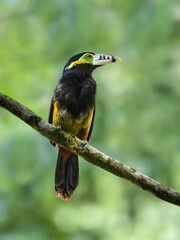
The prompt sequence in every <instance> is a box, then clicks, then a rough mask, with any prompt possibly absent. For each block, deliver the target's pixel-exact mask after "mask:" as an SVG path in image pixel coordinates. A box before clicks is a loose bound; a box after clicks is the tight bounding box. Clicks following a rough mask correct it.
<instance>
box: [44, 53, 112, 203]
mask: <svg viewBox="0 0 180 240" xmlns="http://www.w3.org/2000/svg"><path fill="white" fill-rule="evenodd" d="M102 56H103V57H102ZM114 59H115V58H114V57H113V56H111V55H95V54H94V53H92V52H87V53H86V52H84V53H80V54H77V55H75V56H73V57H72V58H70V60H69V61H68V63H67V64H66V65H65V67H64V70H63V74H62V77H61V79H60V80H59V81H58V85H57V86H56V88H55V90H54V94H53V98H52V101H51V107H50V112H49V123H52V124H54V125H55V126H61V128H62V129H63V130H65V131H67V132H69V133H71V134H73V135H76V136H77V137H79V138H80V139H82V140H87V141H88V140H89V138H90V136H91V133H92V129H93V122H94V116H95V95H96V82H95V81H94V79H93V78H92V72H93V70H94V69H95V68H97V67H98V66H101V65H104V64H106V63H110V62H112V61H114ZM102 61H103V62H102ZM98 64H99V65H98ZM52 144H53V143H52ZM53 145H54V146H55V144H53ZM58 148H59V154H58V159H57V165H56V172H55V192H56V196H58V197H61V198H62V199H65V200H69V198H70V197H71V195H72V194H73V192H74V190H75V188H76V187H77V185H78V181H79V167H78V157H77V156H76V155H75V154H72V153H71V152H69V151H67V150H65V149H63V148H61V147H60V146H58Z"/></svg>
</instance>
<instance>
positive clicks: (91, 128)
mask: <svg viewBox="0 0 180 240" xmlns="http://www.w3.org/2000/svg"><path fill="white" fill-rule="evenodd" d="M94 116H95V105H94V108H93V116H92V120H91V126H90V129H89V133H88V136H87V141H89V139H90V137H91V133H92V130H93V124H94Z"/></svg>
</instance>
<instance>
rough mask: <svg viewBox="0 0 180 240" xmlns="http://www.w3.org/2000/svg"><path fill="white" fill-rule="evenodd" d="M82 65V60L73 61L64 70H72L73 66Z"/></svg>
mask: <svg viewBox="0 0 180 240" xmlns="http://www.w3.org/2000/svg"><path fill="white" fill-rule="evenodd" d="M83 63H86V62H85V61H82V60H77V61H75V62H72V63H71V64H70V65H69V66H68V67H67V68H65V70H66V69H70V68H72V67H73V66H75V65H77V64H83Z"/></svg>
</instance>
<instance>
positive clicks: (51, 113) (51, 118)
mask: <svg viewBox="0 0 180 240" xmlns="http://www.w3.org/2000/svg"><path fill="white" fill-rule="evenodd" d="M53 111H54V100H53V98H52V100H51V105H50V109H49V119H48V123H50V124H52V123H53Z"/></svg>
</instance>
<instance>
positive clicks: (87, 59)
mask: <svg viewBox="0 0 180 240" xmlns="http://www.w3.org/2000/svg"><path fill="white" fill-rule="evenodd" d="M117 61H121V59H120V58H118V57H114V56H112V55H106V54H95V53H93V52H83V53H79V54H76V55H75V56H73V57H71V58H70V59H69V61H68V62H67V64H66V65H65V67H64V70H63V75H64V74H66V73H69V72H71V71H78V72H82V73H87V74H91V73H92V71H93V70H94V69H95V68H97V67H99V66H103V65H105V64H108V63H111V62H117Z"/></svg>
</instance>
